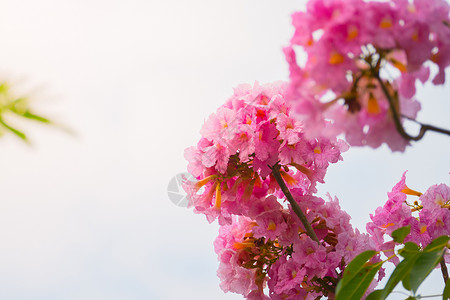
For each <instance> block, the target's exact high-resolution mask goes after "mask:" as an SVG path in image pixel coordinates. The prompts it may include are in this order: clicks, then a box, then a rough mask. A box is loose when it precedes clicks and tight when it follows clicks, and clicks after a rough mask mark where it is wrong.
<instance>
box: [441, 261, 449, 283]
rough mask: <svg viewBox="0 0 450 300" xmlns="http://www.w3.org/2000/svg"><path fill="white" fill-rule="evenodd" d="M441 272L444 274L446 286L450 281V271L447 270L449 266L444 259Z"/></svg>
mask: <svg viewBox="0 0 450 300" xmlns="http://www.w3.org/2000/svg"><path fill="white" fill-rule="evenodd" d="M441 272H442V277H444V284H446V283H447V280H448V270H447V266H446V265H445V259H444V258H442V260H441Z"/></svg>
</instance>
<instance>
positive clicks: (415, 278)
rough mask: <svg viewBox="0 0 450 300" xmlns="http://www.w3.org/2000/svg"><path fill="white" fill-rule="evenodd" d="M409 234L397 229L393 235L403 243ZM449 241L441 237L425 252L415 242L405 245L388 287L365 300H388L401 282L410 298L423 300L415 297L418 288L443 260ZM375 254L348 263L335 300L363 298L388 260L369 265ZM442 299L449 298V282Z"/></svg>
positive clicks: (446, 237) (361, 255) (447, 238)
mask: <svg viewBox="0 0 450 300" xmlns="http://www.w3.org/2000/svg"><path fill="white" fill-rule="evenodd" d="M409 232H410V228H409V227H403V228H400V229H397V230H395V231H394V233H393V238H394V240H395V241H397V242H398V243H399V244H401V243H403V241H404V239H405V237H406V236H407V235H408V234H409ZM449 240H450V237H449V236H441V237H438V238H436V239H435V240H433V241H432V242H431V243H430V244H429V245H428V246H427V247H425V249H421V248H420V247H419V246H418V245H417V244H415V243H413V242H406V243H404V244H403V247H402V248H401V249H399V250H398V255H400V256H401V257H403V260H402V261H401V262H400V263H399V264H398V265H397V267H396V268H395V269H394V271H393V272H392V274H391V276H390V277H389V279H388V281H387V283H386V285H385V287H384V288H383V289H379V290H375V291H373V292H372V293H371V294H369V296H368V297H367V298H366V299H367V300H383V299H386V298H387V297H388V296H389V294H390V293H391V292H392V291H393V290H394V288H395V287H396V286H397V284H398V283H399V282H400V281H401V282H402V285H403V287H404V288H405V289H407V290H409V291H411V293H412V294H411V296H410V297H409V298H408V299H418V298H420V296H418V295H417V294H416V292H417V289H418V288H419V286H420V285H421V284H422V282H423V281H424V280H425V278H427V277H428V275H429V274H430V273H431V271H432V270H433V269H434V268H436V266H437V265H438V264H439V262H440V261H441V260H442V259H443V255H444V253H445V251H446V248H447V247H448V243H449ZM376 254H377V252H375V251H365V252H363V253H361V254H359V255H358V256H357V257H355V258H354V259H353V260H352V261H351V262H350V263H349V265H348V266H347V268H346V269H345V271H344V274H343V277H342V279H341V280H340V281H339V283H338V285H337V287H336V300H341V299H360V298H361V297H362V296H363V295H364V293H365V292H366V290H367V288H368V287H369V285H370V283H371V282H372V280H373V279H374V277H375V275H376V273H377V272H378V271H379V269H380V268H381V266H382V264H383V263H384V262H386V261H388V260H389V259H387V260H386V261H382V262H380V263H375V264H372V263H370V259H371V258H372V257H374V256H375V255H376ZM391 258H392V257H391ZM442 297H443V299H444V300H447V299H450V280H448V281H447V283H446V285H445V288H444V291H443V296H442Z"/></svg>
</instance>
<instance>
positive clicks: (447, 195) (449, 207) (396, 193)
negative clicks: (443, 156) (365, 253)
mask: <svg viewBox="0 0 450 300" xmlns="http://www.w3.org/2000/svg"><path fill="white" fill-rule="evenodd" d="M405 174H406V172H405V173H404V174H403V176H402V179H401V180H400V182H398V183H397V184H396V185H395V186H394V188H393V189H392V191H391V192H390V193H388V201H387V202H386V204H385V205H384V206H383V207H378V208H377V209H376V211H375V214H374V215H370V218H371V219H372V222H369V223H367V226H366V228H367V232H369V234H370V235H371V237H372V240H373V241H374V242H375V244H376V245H377V250H383V251H386V252H387V253H389V252H393V250H394V248H395V245H396V243H395V242H394V241H392V240H389V241H385V236H386V235H389V236H391V235H392V232H393V231H394V230H396V229H398V228H400V227H404V226H410V227H411V232H410V234H408V235H407V236H406V238H405V242H409V241H411V242H414V243H416V244H417V245H419V246H422V247H425V246H426V245H428V244H429V243H430V242H431V241H432V240H433V239H435V238H437V237H439V236H442V235H450V187H449V186H448V185H445V184H439V185H433V186H431V187H430V188H429V189H428V190H427V191H426V192H425V193H424V194H422V193H419V192H416V191H414V190H411V189H410V188H408V187H407V186H406V184H405V180H406V179H405ZM407 195H413V196H416V197H418V200H415V201H414V202H413V203H408V202H407ZM446 260H447V262H450V258H449V257H448V255H447V256H446ZM393 261H394V262H398V259H397V260H393Z"/></svg>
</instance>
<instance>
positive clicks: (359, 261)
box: [336, 250, 382, 300]
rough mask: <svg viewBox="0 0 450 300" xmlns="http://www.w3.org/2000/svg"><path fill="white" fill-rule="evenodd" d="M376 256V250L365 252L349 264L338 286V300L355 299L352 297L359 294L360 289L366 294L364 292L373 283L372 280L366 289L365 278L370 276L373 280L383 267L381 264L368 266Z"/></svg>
mask: <svg viewBox="0 0 450 300" xmlns="http://www.w3.org/2000/svg"><path fill="white" fill-rule="evenodd" d="M375 254H377V252H376V251H374V250H368V251H364V252H362V253H360V254H359V255H358V256H356V257H355V258H354V259H353V260H352V261H351V262H350V263H349V264H348V266H347V267H346V268H345V270H344V276H343V277H342V279H341V280H340V281H339V282H338V284H337V286H336V300H338V299H353V298H351V297H352V296H354V295H358V294H359V291H358V288H359V289H364V290H363V293H362V294H364V291H365V290H366V289H367V287H368V285H369V284H370V282H371V280H370V281H369V283H368V285H367V286H366V287H365V288H364V284H365V281H364V280H365V278H367V277H368V276H369V277H370V276H372V277H371V278H373V277H374V276H375V274H376V273H377V271H378V270H379V269H380V268H381V265H382V264H381V263H378V264H376V265H372V264H369V265H367V264H366V263H367V261H368V260H370V259H371V258H372V257H373V256H374V255H375ZM372 273H373V275H372ZM356 292H357V293H356ZM355 299H356V298H355Z"/></svg>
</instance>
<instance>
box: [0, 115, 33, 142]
mask: <svg viewBox="0 0 450 300" xmlns="http://www.w3.org/2000/svg"><path fill="white" fill-rule="evenodd" d="M0 124H2V125H3V126H4V127H5V128H6V129H8V130H9V131H11V132H12V133H14V134H15V135H17V136H18V137H19V138H21V139H22V140H24V141H28V139H27V136H26V135H25V133H23V132H22V131H19V130H17V129H15V128H13V127H11V126H9V125H8V124H6V123H5V122H4V121H3V120H1V119H0Z"/></svg>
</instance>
